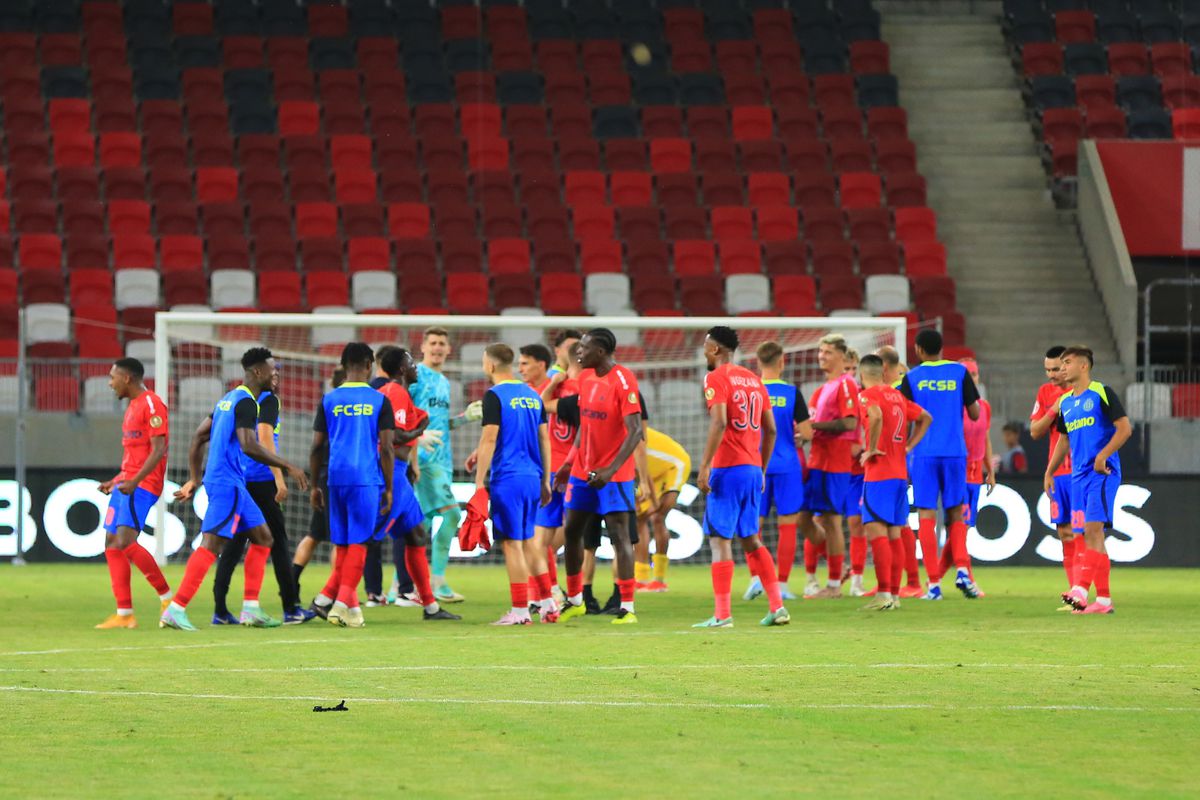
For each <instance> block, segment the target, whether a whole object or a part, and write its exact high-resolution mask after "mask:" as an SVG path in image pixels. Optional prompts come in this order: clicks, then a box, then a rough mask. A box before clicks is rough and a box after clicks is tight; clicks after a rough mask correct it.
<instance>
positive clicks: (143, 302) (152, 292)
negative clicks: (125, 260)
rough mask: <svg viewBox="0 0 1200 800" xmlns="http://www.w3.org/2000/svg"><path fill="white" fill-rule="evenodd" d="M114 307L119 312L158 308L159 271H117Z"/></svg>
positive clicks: (114, 278) (114, 285)
mask: <svg viewBox="0 0 1200 800" xmlns="http://www.w3.org/2000/svg"><path fill="white" fill-rule="evenodd" d="M113 305H114V306H116V308H117V309H118V310H121V309H125V308H145V307H150V306H157V305H158V270H156V269H119V270H117V272H116V274H115V275H114V276H113Z"/></svg>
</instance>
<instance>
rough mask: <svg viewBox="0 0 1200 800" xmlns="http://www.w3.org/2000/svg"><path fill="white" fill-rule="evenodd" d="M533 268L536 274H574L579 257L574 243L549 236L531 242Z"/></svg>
mask: <svg viewBox="0 0 1200 800" xmlns="http://www.w3.org/2000/svg"><path fill="white" fill-rule="evenodd" d="M533 255H534V266H535V268H536V270H537V272H538V273H541V274H547V273H553V274H554V278H555V279H557V278H558V277H559V275H561V274H572V275H573V274H575V271H576V266H577V262H578V259H579V255H578V253H577V252H576V249H575V243H574V242H573V241H571V240H570V239H568V238H566V237H559V236H549V237H545V238H539V239H535V240H534V242H533Z"/></svg>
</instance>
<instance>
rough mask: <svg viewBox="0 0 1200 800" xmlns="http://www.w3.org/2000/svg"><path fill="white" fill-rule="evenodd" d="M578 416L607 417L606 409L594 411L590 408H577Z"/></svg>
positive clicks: (589, 417) (590, 417)
mask: <svg viewBox="0 0 1200 800" xmlns="http://www.w3.org/2000/svg"><path fill="white" fill-rule="evenodd" d="M579 416H581V417H587V418H588V419H608V412H607V411H596V410H594V409H591V408H581V409H579Z"/></svg>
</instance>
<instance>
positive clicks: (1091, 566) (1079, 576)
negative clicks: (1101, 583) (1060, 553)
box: [1075, 544, 1100, 592]
mask: <svg viewBox="0 0 1200 800" xmlns="http://www.w3.org/2000/svg"><path fill="white" fill-rule="evenodd" d="M1099 563H1100V553H1097V552H1096V551H1095V550H1091V549H1088V547H1087V545H1086V544H1085V545H1084V551H1083V566H1082V567H1080V568H1079V569H1078V570H1077V571H1076V573H1075V585H1076V586H1082V587H1083V590H1084V591H1085V592H1086V591H1088V590H1089V589H1091V588H1092V581H1093V580H1095V577H1096V567H1097V566H1098V565H1099Z"/></svg>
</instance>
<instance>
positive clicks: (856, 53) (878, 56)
mask: <svg viewBox="0 0 1200 800" xmlns="http://www.w3.org/2000/svg"><path fill="white" fill-rule="evenodd" d="M850 71H851V72H853V73H854V74H855V75H884V74H887V73H889V72H891V71H892V70H891V60H890V53H889V51H888V46H887V42H878V41H871V40H861V41H856V42H850Z"/></svg>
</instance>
